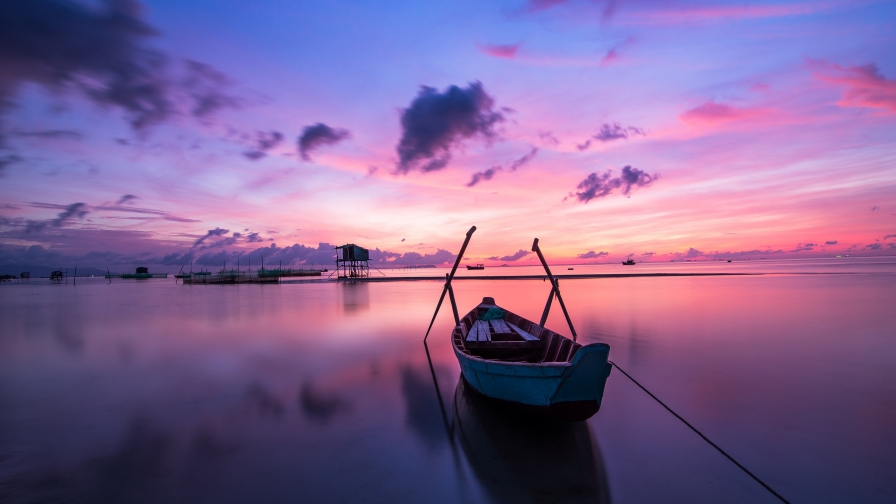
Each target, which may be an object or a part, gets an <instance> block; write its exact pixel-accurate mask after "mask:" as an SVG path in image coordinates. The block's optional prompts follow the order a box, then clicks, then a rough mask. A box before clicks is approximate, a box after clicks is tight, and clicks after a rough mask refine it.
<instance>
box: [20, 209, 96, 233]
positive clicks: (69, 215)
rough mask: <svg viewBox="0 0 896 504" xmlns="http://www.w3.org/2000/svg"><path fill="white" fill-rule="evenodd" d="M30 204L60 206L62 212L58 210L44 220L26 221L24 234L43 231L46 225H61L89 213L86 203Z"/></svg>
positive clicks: (57, 226)
mask: <svg viewBox="0 0 896 504" xmlns="http://www.w3.org/2000/svg"><path fill="white" fill-rule="evenodd" d="M32 206H37V207H40V208H62V209H63V210H62V212H60V213H59V214H58V215H57V216H56V218H55V219H50V220H46V221H31V220H30V221H28V222H27V224H26V226H25V234H31V233H38V232H40V231H43V230H44V229H45V228H46V227H47V226H52V227H55V228H59V227H62V226H64V225H66V224H67V223H69V222H70V221H71V220H73V219H79V220H80V219H83V218H84V216H86V215H87V214H88V213H89V210H87V204H85V203H72V204H71V205H67V206H65V205H52V204H49V203H44V204H32Z"/></svg>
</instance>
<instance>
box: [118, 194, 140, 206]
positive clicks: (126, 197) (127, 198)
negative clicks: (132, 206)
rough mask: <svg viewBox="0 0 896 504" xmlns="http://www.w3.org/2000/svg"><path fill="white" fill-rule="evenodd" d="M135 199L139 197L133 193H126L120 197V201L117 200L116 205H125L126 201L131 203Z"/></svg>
mask: <svg viewBox="0 0 896 504" xmlns="http://www.w3.org/2000/svg"><path fill="white" fill-rule="evenodd" d="M135 199H139V198H137V196H134V195H133V194H125V195H124V196H122V197H121V198H118V201H116V202H115V204H116V205H124V204H126V203H130V202H131V201H134V200H135Z"/></svg>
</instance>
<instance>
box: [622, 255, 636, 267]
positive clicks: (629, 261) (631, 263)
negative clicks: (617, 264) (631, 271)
mask: <svg viewBox="0 0 896 504" xmlns="http://www.w3.org/2000/svg"><path fill="white" fill-rule="evenodd" d="M634 264H635V260H634V259H632V258H631V257H629V258H628V259H626V260H625V261H622V265H623V266H634Z"/></svg>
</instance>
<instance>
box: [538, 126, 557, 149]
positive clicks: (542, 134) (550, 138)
mask: <svg viewBox="0 0 896 504" xmlns="http://www.w3.org/2000/svg"><path fill="white" fill-rule="evenodd" d="M538 138H540V139H541V143H542V144H544V145H547V146H549V147H556V146H557V145H559V144H560V140H557V137H555V136H554V133H553V132H551V131H542V130H539V131H538Z"/></svg>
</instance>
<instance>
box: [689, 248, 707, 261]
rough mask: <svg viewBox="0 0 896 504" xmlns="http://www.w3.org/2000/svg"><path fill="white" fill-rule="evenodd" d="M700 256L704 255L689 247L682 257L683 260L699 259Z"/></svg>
mask: <svg viewBox="0 0 896 504" xmlns="http://www.w3.org/2000/svg"><path fill="white" fill-rule="evenodd" d="M702 255H706V254H704V253H703V252H700V251H699V250H697V249H695V248H694V247H691V248H689V249H688V251H687V252H686V253H685V254H684V257H685V259H695V258H697V257H700V256H702Z"/></svg>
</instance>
